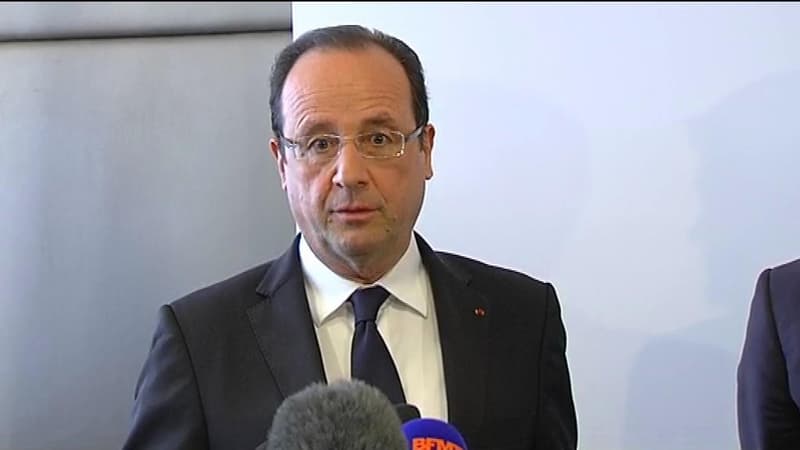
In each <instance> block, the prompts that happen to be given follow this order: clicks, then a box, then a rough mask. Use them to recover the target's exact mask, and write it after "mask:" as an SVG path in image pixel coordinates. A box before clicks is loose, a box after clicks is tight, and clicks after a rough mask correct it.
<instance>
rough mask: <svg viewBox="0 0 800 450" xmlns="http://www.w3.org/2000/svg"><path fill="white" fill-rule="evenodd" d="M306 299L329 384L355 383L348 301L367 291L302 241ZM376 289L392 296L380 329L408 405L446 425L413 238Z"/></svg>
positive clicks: (428, 295) (430, 313) (429, 310)
mask: <svg viewBox="0 0 800 450" xmlns="http://www.w3.org/2000/svg"><path fill="white" fill-rule="evenodd" d="M300 262H301V264H302V267H303V275H304V278H305V288H306V295H307V296H308V304H309V307H310V309H311V317H312V319H313V320H314V329H315V330H316V332H317V341H318V342H319V347H320V353H321V354H322V364H323V366H324V368H325V375H326V377H327V380H328V382H333V381H336V380H342V379H350V348H351V345H352V341H353V331H354V328H355V323H354V321H355V319H354V316H353V309H352V307H351V306H350V303H349V302H347V299H348V298H349V297H350V294H352V293H353V291H355V290H356V289H357V288H359V287H362V286H363V285H361V284H359V283H356V282H354V281H351V280H348V279H345V278H342V277H341V276H339V275H337V274H336V273H335V272H333V271H331V270H330V269H329V268H328V267H327V266H325V264H323V263H322V261H320V260H319V258H317V256H316V255H315V254H314V252H313V251H312V250H311V248H310V247H309V246H308V243H307V242H306V240H305V238H303V237H302V236H301V239H300ZM374 285H380V286H383V287H384V288H385V289H386V290H387V291H389V293H390V294H391V295H390V296H389V298H388V299H387V300H386V301H385V302H384V303H383V305H381V308H380V310H379V311H378V318H377V325H378V330H379V331H380V333H381V336H382V337H383V340H384V342H386V346H387V347H388V348H389V353H391V355H392V358H393V359H394V362H395V365H396V366H397V371H398V373H399V375H400V382H401V383H402V384H403V391H404V392H405V396H406V402H407V403H410V404H412V405H414V406H416V407H417V408H419V410H420V414H421V415H422V417H432V418H436V419H440V420H444V421H447V392H446V390H445V384H444V369H443V367H442V351H441V345H440V344H439V329H438V326H437V323H436V308H434V304H433V291H432V289H431V282H430V278H429V277H428V273H427V272H426V270H425V267H424V266H423V265H422V259H421V258H420V255H419V248H418V247H417V242H416V239H414V237H413V236H412V238H411V243H410V244H409V246H408V249H407V250H406V252H405V254H403V257H402V258H400V261H398V262H397V264H396V265H395V266H394V267H393V268H392V269H391V270H390V271H389V272H387V273H386V274H385V275H384V276H383V277H381V278H380V279H379V280H378V281H376V282H375V283H374V284H372V285H370V286H374Z"/></svg>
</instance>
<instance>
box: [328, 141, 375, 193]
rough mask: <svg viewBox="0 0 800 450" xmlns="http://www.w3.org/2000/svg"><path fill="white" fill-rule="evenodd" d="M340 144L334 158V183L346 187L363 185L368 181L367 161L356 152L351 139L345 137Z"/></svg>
mask: <svg viewBox="0 0 800 450" xmlns="http://www.w3.org/2000/svg"><path fill="white" fill-rule="evenodd" d="M340 145H341V147H340V148H339V154H338V155H337V157H336V160H335V164H336V167H335V171H334V174H333V182H334V184H336V185H337V186H339V187H347V188H354V187H358V186H365V185H366V184H367V183H368V182H369V173H368V170H367V168H368V166H367V165H368V161H367V160H366V159H365V158H364V157H363V156H361V153H359V152H358V148H357V147H356V143H355V141H353V140H352V139H345V140H343V141H342V142H341V144H340Z"/></svg>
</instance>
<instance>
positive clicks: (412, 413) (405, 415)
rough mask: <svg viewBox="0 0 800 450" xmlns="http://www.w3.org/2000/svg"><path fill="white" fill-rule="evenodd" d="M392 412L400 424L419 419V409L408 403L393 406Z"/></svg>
mask: <svg viewBox="0 0 800 450" xmlns="http://www.w3.org/2000/svg"><path fill="white" fill-rule="evenodd" d="M394 411H395V412H396V413H397V416H398V417H400V422H402V423H406V422H409V421H411V420H414V419H419V418H420V414H419V409H418V408H417V407H416V406H414V405H412V404H410V403H398V404H397V405H394Z"/></svg>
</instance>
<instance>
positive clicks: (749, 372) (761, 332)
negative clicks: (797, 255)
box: [737, 270, 800, 450]
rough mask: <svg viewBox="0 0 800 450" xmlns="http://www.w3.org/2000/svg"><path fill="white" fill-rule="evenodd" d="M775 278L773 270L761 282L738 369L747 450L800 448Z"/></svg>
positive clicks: (741, 424) (739, 408)
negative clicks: (779, 324)
mask: <svg viewBox="0 0 800 450" xmlns="http://www.w3.org/2000/svg"><path fill="white" fill-rule="evenodd" d="M770 278H771V271H770V270H765V271H764V272H762V273H761V275H760V276H759V278H758V283H757V284H756V291H755V294H754V296H753V301H752V304H751V306H750V317H749V319H748V323H747V332H746V335H745V342H744V347H743V349H742V356H741V359H740V361H739V367H738V374H737V376H738V380H737V381H738V383H737V413H738V420H739V439H740V443H741V446H742V449H743V450H751V449H759V450H768V449H776V450H777V449H789V448H800V413H798V409H797V406H796V405H795V403H794V402H793V401H792V398H791V396H790V394H789V383H788V379H787V372H786V361H785V359H784V356H783V351H782V350H781V344H780V337H779V333H778V328H777V327H776V324H775V315H774V311H773V307H774V304H773V298H772V294H773V293H772V291H771V288H770Z"/></svg>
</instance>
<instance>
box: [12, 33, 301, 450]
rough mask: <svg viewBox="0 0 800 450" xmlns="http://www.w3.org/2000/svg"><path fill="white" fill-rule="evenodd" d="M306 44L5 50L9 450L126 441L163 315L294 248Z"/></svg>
mask: <svg viewBox="0 0 800 450" xmlns="http://www.w3.org/2000/svg"><path fill="white" fill-rule="evenodd" d="M290 39H291V36H290V34H289V33H288V32H280V33H257V34H234V35H218V36H206V37H202V36H201V37H180V38H146V39H114V40H72V41H55V42H52V41H50V42H48V41H41V42H19V43H6V44H0V67H1V68H2V70H0V184H1V185H2V188H1V189H0V248H2V251H0V355H1V356H0V449H15V450H21V449H82V450H86V449H110V448H119V447H120V446H121V442H122V440H123V438H124V435H125V433H126V432H127V429H128V425H129V417H130V410H131V406H132V397H133V389H134V386H135V382H136V379H137V377H138V373H139V370H140V368H141V366H142V363H143V361H144V358H145V355H146V353H147V350H148V347H149V344H150V338H151V335H152V332H153V330H154V326H155V317H156V310H157V307H158V306H159V305H160V304H163V303H165V302H169V301H171V300H173V299H175V298H177V297H179V296H181V295H184V294H186V293H188V292H189V291H192V290H194V289H197V288H199V287H201V286H204V285H206V284H209V283H212V282H215V281H217V280H220V279H222V278H224V277H227V276H229V275H232V274H234V273H237V272H238V271H240V270H243V269H245V268H247V267H250V266H252V265H255V264H258V263H260V262H262V261H264V260H266V259H268V258H270V257H273V256H275V255H277V254H278V253H280V252H281V251H282V250H283V249H284V248H285V247H286V245H287V243H288V242H289V240H290V239H291V237H292V236H293V234H294V223H293V221H292V220H291V218H290V215H289V212H288V208H287V207H286V204H285V200H284V196H283V193H282V191H281V189H280V184H279V181H278V177H277V171H276V169H275V167H274V164H273V162H272V158H271V156H270V155H269V150H268V145H267V139H268V138H269V135H270V132H269V125H268V118H269V108H268V76H269V68H270V65H271V64H272V60H273V58H274V55H275V54H276V52H277V51H278V50H279V49H280V48H281V47H282V46H284V45H285V44H287V43H288V42H289V41H290Z"/></svg>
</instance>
